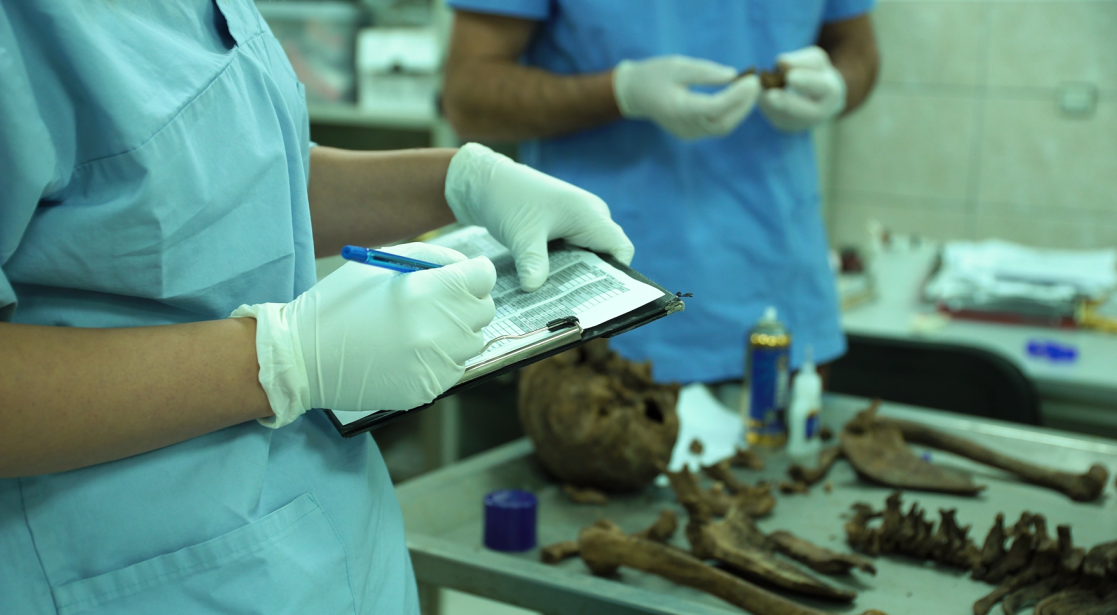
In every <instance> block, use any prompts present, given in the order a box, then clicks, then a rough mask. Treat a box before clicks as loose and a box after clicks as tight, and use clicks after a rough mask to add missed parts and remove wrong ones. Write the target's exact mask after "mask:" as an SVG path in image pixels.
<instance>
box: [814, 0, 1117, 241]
mask: <svg viewBox="0 0 1117 615" xmlns="http://www.w3.org/2000/svg"><path fill="white" fill-rule="evenodd" d="M873 19H874V23H875V26H876V29H877V37H878V43H879V45H880V47H881V56H882V69H881V76H880V82H879V84H878V86H877V89H876V91H875V92H874V93H873V95H872V97H871V98H870V100H869V102H868V103H867V104H866V105H865V106H864V107H863V108H862V109H859V110H858V111H856V112H854V113H853V114H851V115H850V116H849V117H847V118H845V119H844V120H842V121H840V122H839V123H838V124H837V125H836V127H835V136H834V144H833V150H832V151H833V161H832V164H833V182H832V184H831V193H830V195H829V200H830V207H829V209H828V219H829V223H830V232H831V240H832V242H833V243H834V244H835V245H845V244H861V243H864V242H865V241H866V240H867V237H868V236H867V233H866V230H865V229H866V223H867V220H868V219H870V218H875V219H877V220H880V221H881V222H883V223H884V224H885V225H886V226H888V227H890V228H892V229H894V230H896V231H900V232H910V233H919V234H921V235H924V236H928V237H935V238H941V239H953V238H974V239H979V238H985V237H994V236H995V237H1002V238H1005V239H1010V240H1014V241H1021V242H1026V243H1030V244H1034V245H1041V246H1052V247H1068V248H1089V247H1101V246H1113V245H1117V0H1058V1H1056V0H1048V1H1044V2H1030V1H1020V0H985V1H978V0H881V2H880V3H879V4H878V7H877V9H876V11H875V12H874V15H873ZM1076 83H1085V84H1091V85H1092V86H1093V87H1096V88H1097V91H1098V93H1099V95H1098V103H1097V107H1096V110H1095V112H1094V113H1093V114H1091V115H1089V116H1086V117H1075V116H1072V115H1069V114H1066V113H1064V112H1063V111H1061V110H1060V107H1059V103H1058V101H1059V94H1060V90H1061V88H1062V87H1063V86H1065V85H1067V84H1076Z"/></svg>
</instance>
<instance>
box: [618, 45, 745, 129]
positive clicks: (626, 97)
mask: <svg viewBox="0 0 1117 615" xmlns="http://www.w3.org/2000/svg"><path fill="white" fill-rule="evenodd" d="M727 84H728V85H727ZM696 85H714V86H716V85H724V86H726V87H724V88H723V89H721V90H719V91H717V92H714V93H709V94H707V93H702V92H695V91H693V90H692V89H691V87H692V86H696ZM613 95H614V96H615V97H616V99H617V107H618V108H620V110H621V115H623V116H624V117H626V118H630V119H649V120H651V121H653V122H655V123H656V124H658V125H660V126H661V127H663V128H664V129H665V130H667V131H668V132H670V133H671V134H673V135H675V136H676V137H679V138H682V139H698V138H701V137H713V136H722V135H726V134H729V133H730V132H732V131H733V130H734V129H736V128H737V126H738V125H740V123H741V122H742V121H743V120H744V119H745V116H747V115H748V114H749V112H750V111H752V108H753V107H754V106H755V105H756V99H757V96H759V95H760V78H759V77H757V76H756V75H750V76H747V77H743V78H740V79H737V69H735V68H733V67H732V66H725V65H723V64H718V63H716V62H711V61H709V60H699V59H695V58H688V57H686V56H663V57H656V58H650V59H647V60H625V61H623V62H621V63H620V64H618V65H617V67H616V68H615V69H614V70H613Z"/></svg>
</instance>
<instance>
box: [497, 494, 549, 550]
mask: <svg viewBox="0 0 1117 615" xmlns="http://www.w3.org/2000/svg"><path fill="white" fill-rule="evenodd" d="M538 506H539V501H538V500H536V499H535V496H534V495H533V494H531V493H528V492H527V491H520V490H519V489H502V490H500V491H493V492H492V493H490V494H488V495H486V496H485V546H486V547H488V548H490V549H492V550H494V551H527V550H528V549H532V548H534V547H535V511H536V509H537V508H538Z"/></svg>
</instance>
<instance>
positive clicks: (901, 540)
mask: <svg viewBox="0 0 1117 615" xmlns="http://www.w3.org/2000/svg"><path fill="white" fill-rule="evenodd" d="M853 511H854V517H853V519H851V520H850V521H849V522H847V523H846V526H845V529H846V538H847V541H848V542H849V544H850V546H852V547H853V548H854V549H857V550H858V551H861V552H862V553H865V554H867V555H880V554H887V553H903V554H905V555H910V556H912V557H915V558H918V559H929V560H932V561H935V562H938V563H940V564H944V565H947V566H955V567H958V568H964V569H968V568H970V567H972V566H973V565H975V564H977V563H978V561H979V560H980V552H979V551H978V550H977V547H976V546H975V545H974V544H973V541H972V540H970V539H969V538H968V536H967V534H968V532H969V526H966V527H959V526H958V524H957V523H956V522H955V521H954V511H953V510H940V511H939V515H940V517H941V519H942V521H941V523H940V524H939V527H938V530H937V531H935V525H934V523H933V522H931V521H927V520H926V518H925V514H926V511H924V510H923V509H921V508H919V506H918V505H916V504H913V505H912V506H911V509H910V510H909V511H908V513H907V514H903V512H902V509H901V501H900V492H898V491H897V492H894V493H893V494H892V495H890V496H888V500H887V501H886V503H885V509H884V511H883V512H881V513H876V512H873V510H872V508H871V507H869V506H867V505H865V504H854V505H853ZM877 516H879V517H881V524H880V526H879V527H876V528H870V527H869V525H868V523H869V521H870V520H871V519H874V518H876V517H877Z"/></svg>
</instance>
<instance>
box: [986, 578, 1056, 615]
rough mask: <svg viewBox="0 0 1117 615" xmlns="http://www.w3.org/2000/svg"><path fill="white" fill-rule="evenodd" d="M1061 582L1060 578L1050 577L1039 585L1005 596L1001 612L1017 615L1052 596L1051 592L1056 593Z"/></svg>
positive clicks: (1007, 614) (1006, 614)
mask: <svg viewBox="0 0 1117 615" xmlns="http://www.w3.org/2000/svg"><path fill="white" fill-rule="evenodd" d="M1059 581H1060V579H1059V578H1058V577H1049V578H1046V579H1044V580H1042V581H1040V582H1039V583H1033V584H1032V585H1028V586H1027V587H1024V588H1021V589H1018V590H1016V591H1014V592H1012V593H1011V594H1009V595H1007V596H1005V599H1004V600H1003V601H1002V602H1001V610H1003V611H1004V612H1005V615H1016V613H1018V612H1019V611H1020V609H1022V608H1024V607H1026V606H1028V605H1029V604H1034V603H1036V602H1039V601H1040V600H1043V599H1044V598H1046V597H1047V596H1050V595H1051V592H1053V591H1055V587H1056V585H1058V583H1059Z"/></svg>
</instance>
